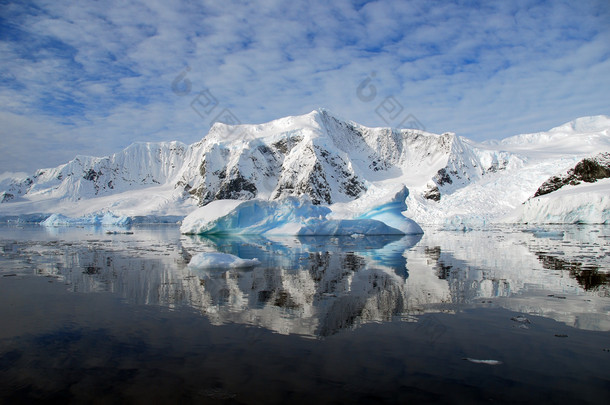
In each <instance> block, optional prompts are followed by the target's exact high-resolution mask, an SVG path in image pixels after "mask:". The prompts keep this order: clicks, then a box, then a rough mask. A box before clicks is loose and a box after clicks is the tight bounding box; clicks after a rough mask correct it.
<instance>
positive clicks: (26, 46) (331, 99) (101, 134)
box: [0, 0, 610, 173]
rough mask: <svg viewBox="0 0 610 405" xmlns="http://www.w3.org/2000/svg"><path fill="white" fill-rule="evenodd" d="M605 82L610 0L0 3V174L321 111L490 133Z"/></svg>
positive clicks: (557, 112)
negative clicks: (217, 124) (218, 126)
mask: <svg viewBox="0 0 610 405" xmlns="http://www.w3.org/2000/svg"><path fill="white" fill-rule="evenodd" d="M609 95H610V1H607V0H579V1H572V0H569V1H561V0H555V1H538V0H531V1H530V0H525V1H491V0H490V1H480V2H478V1H431V0H421V1H419V0H415V1H406V0H380V1H370V2H368V1H362V0H358V1H347V0H337V1H332V2H328V1H318V0H310V1H300V0H294V1H275V0H264V1H233V0H224V1H171V2H169V1H166V0H145V1H131V0H126V1H106V0H105V1H73V2H71V1H55V0H50V1H29V2H28V1H19V2H6V1H2V0H0V142H1V145H2V149H3V152H4V153H2V154H1V155H0V173H1V172H5V171H12V172H28V173H31V172H33V171H35V170H36V169H39V168H44V167H54V166H57V165H59V164H62V163H65V162H67V161H69V160H71V159H72V158H74V157H75V156H76V155H92V156H105V155H109V154H112V153H114V152H117V151H120V150H121V149H123V148H125V147H127V146H128V145H129V144H131V143H133V142H141V141H153V142H157V141H171V140H178V141H181V142H184V143H187V144H190V143H193V142H196V141H198V140H200V139H201V138H202V137H204V136H205V135H206V133H207V132H208V130H209V128H210V125H211V123H213V122H214V121H222V122H226V123H244V124H245V123H261V122H267V121H270V120H273V119H276V118H280V117H284V116H289V115H300V114H305V113H308V112H310V111H312V110H314V109H316V108H326V109H328V110H330V111H332V112H334V113H335V114H337V115H339V116H341V117H344V118H346V119H349V120H353V121H356V122H358V123H360V124H363V125H367V126H373V127H376V126H393V127H416V128H420V129H425V130H427V131H430V132H434V133H443V132H447V131H449V132H455V133H456V134H458V135H461V136H465V137H468V138H470V139H473V140H475V141H483V140H487V139H499V138H503V137H507V136H511V135H516V134H520V133H529V132H537V131H544V130H548V129H550V128H552V127H555V126H559V125H561V124H563V123H565V122H568V121H571V120H573V119H575V118H577V117H582V116H590V115H600V114H603V115H610V101H609V99H610V97H609Z"/></svg>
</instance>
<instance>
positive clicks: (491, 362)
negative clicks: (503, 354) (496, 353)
mask: <svg viewBox="0 0 610 405" xmlns="http://www.w3.org/2000/svg"><path fill="white" fill-rule="evenodd" d="M464 360H468V361H469V362H471V363H476V364H488V365H490V366H497V365H498V364H502V362H501V361H500V360H479V359H471V358H470V357H466V358H465V359H464Z"/></svg>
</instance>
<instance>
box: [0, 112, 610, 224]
mask: <svg viewBox="0 0 610 405" xmlns="http://www.w3.org/2000/svg"><path fill="white" fill-rule="evenodd" d="M600 151H610V118H609V117H606V116H597V117H586V118H580V119H577V120H575V121H572V122H569V123H567V124H564V125H562V126H559V127H557V128H553V129H551V130H549V131H548V132H541V133H535V134H525V135H518V136H516V137H511V138H507V139H505V140H502V141H493V142H485V143H475V142H472V141H470V140H468V139H466V138H463V137H459V136H457V135H455V134H452V133H444V134H440V135H439V134H432V133H429V132H425V131H419V130H407V129H391V128H368V127H364V126H362V125H359V124H357V123H355V122H352V121H347V120H343V119H341V118H339V117H337V116H335V115H333V114H332V113H330V112H328V111H326V110H323V109H320V110H315V111H312V112H311V113H309V114H305V115H302V116H293V117H285V118H281V119H278V120H274V121H271V122H268V123H264V124H258V125H239V126H227V125H225V124H215V125H214V126H213V127H212V128H211V130H210V132H209V133H208V134H207V135H206V136H205V137H204V138H203V139H202V140H201V141H199V142H197V143H195V144H192V145H190V146H187V145H184V144H181V143H179V142H166V143H138V144H134V145H131V146H130V147H128V148H126V149H125V150H123V151H121V152H118V153H116V154H114V155H112V156H108V157H102V158H93V157H84V156H78V157H76V158H75V159H73V160H72V161H70V162H68V163H66V164H64V165H61V166H58V167H56V168H51V169H42V170H39V171H37V172H36V173H34V174H33V175H30V176H24V175H23V174H15V175H5V176H0V201H1V202H2V203H0V217H8V216H15V215H25V214H33V213H42V214H47V215H50V214H51V213H57V214H63V215H66V216H70V217H86V216H89V215H103V214H104V213H108V212H109V213H112V214H113V215H116V216H129V217H135V216H155V217H158V218H161V217H163V216H168V215H171V216H182V217H184V216H186V215H188V214H190V213H191V212H193V211H195V210H196V209H197V207H200V206H204V205H207V204H209V203H210V202H212V201H216V200H251V199H257V200H260V201H274V200H281V199H284V198H286V197H290V196H295V197H300V196H303V195H307V196H308V197H309V198H310V200H311V201H312V202H313V203H314V204H322V205H327V206H330V207H331V210H332V213H331V214H329V218H331V219H353V218H356V217H359V216H362V215H363V214H365V213H368V212H369V211H370V210H371V209H373V208H374V207H379V206H380V205H382V204H384V203H388V202H390V201H392V200H393V198H394V197H395V196H396V195H397V193H399V192H400V191H401V190H402V189H403V188H404V187H407V189H408V192H409V196H408V197H407V198H406V207H407V209H406V212H405V215H406V216H407V217H409V218H412V219H414V220H415V221H416V222H419V223H432V224H442V223H445V222H447V221H448V222H450V223H454V224H455V223H478V224H483V223H487V222H494V221H499V220H501V219H502V218H504V217H506V215H508V214H509V213H510V212H511V211H513V210H514V209H516V208H518V207H520V205H521V204H522V203H523V202H525V201H527V199H528V198H530V197H531V196H532V195H533V194H534V192H535V191H536V190H537V189H538V188H539V187H540V185H541V184H542V183H543V182H544V181H545V180H547V179H548V178H549V177H551V176H554V175H558V174H561V173H564V172H565V171H566V170H567V169H568V168H570V167H572V166H574V164H575V163H576V162H578V161H579V160H581V159H582V158H583V157H588V156H592V155H594V154H595V153H598V152H600ZM401 204H402V203H401ZM403 205H404V204H403ZM386 219H388V217H387V216H386Z"/></svg>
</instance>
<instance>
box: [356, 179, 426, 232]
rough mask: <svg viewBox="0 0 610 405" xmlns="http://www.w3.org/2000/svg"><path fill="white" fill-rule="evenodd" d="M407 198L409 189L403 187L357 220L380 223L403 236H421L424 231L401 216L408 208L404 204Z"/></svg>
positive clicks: (415, 223)
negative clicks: (388, 199) (387, 200)
mask: <svg viewBox="0 0 610 405" xmlns="http://www.w3.org/2000/svg"><path fill="white" fill-rule="evenodd" d="M408 196H409V189H408V188H407V187H403V188H402V189H401V190H400V191H399V192H398V193H396V195H395V196H394V197H393V198H392V199H391V200H390V201H389V202H387V203H385V204H381V205H379V206H377V207H375V208H373V209H371V210H369V211H368V212H366V213H364V214H362V215H360V216H358V217H357V218H358V219H374V220H377V221H381V222H383V223H384V224H386V225H389V226H390V227H392V228H395V229H398V230H399V231H400V232H401V233H403V234H405V235H418V234H422V233H424V231H423V230H422V229H421V227H420V226H419V225H418V224H417V222H415V221H413V220H412V219H411V218H407V217H405V216H404V215H403V214H402V212H403V211H406V210H407V208H408V207H407V204H406V202H405V201H406V199H407V197H408Z"/></svg>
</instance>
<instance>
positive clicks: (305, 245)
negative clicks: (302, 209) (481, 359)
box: [0, 226, 610, 336]
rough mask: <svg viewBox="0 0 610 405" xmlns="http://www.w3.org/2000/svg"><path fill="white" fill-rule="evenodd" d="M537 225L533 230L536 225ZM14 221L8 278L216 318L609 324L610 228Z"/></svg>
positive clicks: (335, 327)
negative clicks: (476, 318) (268, 233)
mask: <svg viewBox="0 0 610 405" xmlns="http://www.w3.org/2000/svg"><path fill="white" fill-rule="evenodd" d="M524 230H525V231H527V232H524ZM132 232H133V234H107V233H106V232H105V231H104V230H101V229H87V228H81V229H75V228H53V229H51V233H47V231H46V230H45V229H44V228H38V227H24V228H10V227H6V228H3V229H2V231H1V232H0V237H1V238H2V239H1V240H0V251H1V260H2V262H1V267H0V269H1V272H2V275H3V276H9V275H16V276H23V275H28V274H36V275H39V276H45V277H48V278H49V280H50V281H52V282H62V283H65V284H66V286H67V288H69V289H70V290H71V291H75V292H84V293H93V292H102V291H107V292H112V293H114V294H118V295H119V296H121V297H123V298H124V299H126V300H127V301H129V302H132V303H138V304H151V305H163V306H168V307H175V306H190V307H193V308H197V309H198V310H200V311H201V312H202V313H203V314H205V316H206V317H208V318H209V319H210V320H211V321H212V322H213V323H215V324H226V323H239V324H247V325H256V326H261V327H264V328H267V329H270V330H273V331H275V332H278V333H283V334H288V333H293V334H301V335H307V336H328V335H332V334H335V333H337V332H338V331H340V330H344V329H351V328H355V327H357V326H358V325H361V324H363V323H367V322H379V321H390V320H411V319H412V317H411V316H412V315H418V314H422V313H424V312H435V311H454V310H459V309H460V308H462V307H463V306H464V305H469V306H472V305H475V306H476V305H497V306H501V307H505V308H508V309H511V310H514V311H520V312H525V313H534V314H538V315H544V316H547V317H550V318H553V319H556V320H559V321H561V322H564V323H566V324H569V325H572V326H576V327H579V328H584V329H593V330H610V320H609V319H608V318H609V317H608V311H609V310H610V301H609V298H610V293H609V291H610V289H609V280H608V276H607V272H608V270H609V269H610V255H609V254H608V252H610V238H609V237H608V235H609V234H610V230H608V229H607V227H570V228H561V229H553V228H550V229H544V230H535V231H531V230H528V229H518V228H504V229H495V230H487V231H480V232H468V233H462V232H446V231H439V230H434V229H428V230H426V233H425V234H424V236H423V237H422V236H421V235H419V236H415V237H413V236H408V237H402V238H401V237H364V238H353V237H340V238H330V237H325V238H324V237H322V238H316V237H307V238H296V237H291V238H275V239H266V238H260V237H241V238H221V237H206V238H201V237H187V236H181V235H179V233H178V230H177V228H176V227H169V226H159V227H151V228H144V227H134V228H133V229H132ZM203 251H219V252H225V253H231V254H234V255H236V256H239V257H241V258H257V259H258V260H259V261H260V262H261V265H260V266H258V267H256V268H254V269H250V270H227V271H222V270H209V271H205V270H196V269H191V268H189V267H188V266H187V264H188V262H189V260H190V258H191V257H192V255H194V254H196V253H199V252H203Z"/></svg>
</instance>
